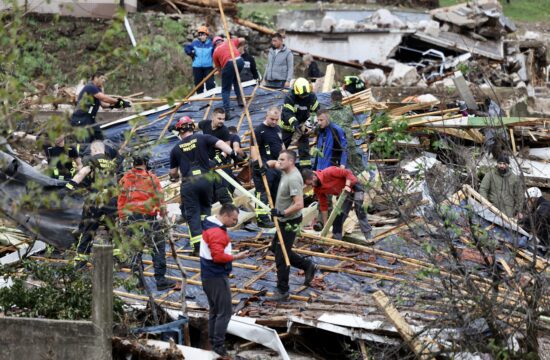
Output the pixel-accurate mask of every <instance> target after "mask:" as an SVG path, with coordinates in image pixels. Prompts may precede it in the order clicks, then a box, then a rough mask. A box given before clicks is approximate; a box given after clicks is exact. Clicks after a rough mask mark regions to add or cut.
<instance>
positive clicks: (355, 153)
mask: <svg viewBox="0 0 550 360" xmlns="http://www.w3.org/2000/svg"><path fill="white" fill-rule="evenodd" d="M330 98H331V101H332V104H331V107H330V108H329V109H328V111H329V114H330V121H331V122H333V123H335V124H336V125H339V126H340V127H341V128H342V129H343V130H344V133H345V134H346V139H347V141H348V142H347V152H348V161H347V163H348V167H349V168H350V170H351V171H352V172H353V173H354V174H361V173H362V172H363V171H365V170H366V169H367V168H366V167H365V163H364V162H363V157H362V154H363V150H362V149H361V148H360V147H359V146H357V144H356V143H355V138H354V137H353V132H352V131H351V129H352V126H353V125H354V120H355V116H354V115H353V112H352V110H351V106H349V105H342V100H343V97H342V92H341V91H340V90H334V91H333V92H332V93H331V94H330Z"/></svg>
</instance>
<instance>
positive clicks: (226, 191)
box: [199, 108, 235, 205]
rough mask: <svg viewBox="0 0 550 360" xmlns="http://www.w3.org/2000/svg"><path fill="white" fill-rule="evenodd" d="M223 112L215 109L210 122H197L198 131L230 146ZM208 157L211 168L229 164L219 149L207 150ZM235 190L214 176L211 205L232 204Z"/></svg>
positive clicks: (226, 170) (227, 170) (228, 171)
mask: <svg viewBox="0 0 550 360" xmlns="http://www.w3.org/2000/svg"><path fill="white" fill-rule="evenodd" d="M224 123H225V110H224V109H223V108H215V109H214V110H213V111H212V118H211V119H210V120H202V121H200V122H199V129H201V130H202V133H203V134H205V135H212V136H214V137H217V138H218V139H220V140H222V141H225V143H226V144H227V145H230V144H231V143H230V137H231V134H230V133H229V129H228V128H227V126H225V124H224ZM208 157H209V158H210V160H212V162H213V166H215V167H218V166H223V165H227V164H230V163H231V159H230V158H229V157H226V156H225V154H224V153H223V152H222V151H221V150H219V149H214V148H211V149H208ZM224 171H225V172H226V173H227V174H229V175H232V171H231V169H224ZM234 190H235V189H234V188H233V186H231V185H230V184H229V183H228V182H227V181H226V180H224V179H221V178H220V177H219V176H216V178H215V181H214V199H213V201H212V202H213V203H215V202H216V201H219V202H220V204H222V205H223V204H232V203H233V198H232V197H231V194H233V191H234Z"/></svg>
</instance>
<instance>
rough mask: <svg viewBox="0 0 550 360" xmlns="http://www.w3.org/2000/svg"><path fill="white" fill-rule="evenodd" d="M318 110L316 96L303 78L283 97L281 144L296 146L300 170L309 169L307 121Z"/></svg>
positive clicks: (308, 131) (308, 130) (280, 123)
mask: <svg viewBox="0 0 550 360" xmlns="http://www.w3.org/2000/svg"><path fill="white" fill-rule="evenodd" d="M317 110H319V102H318V101H317V96H316V95H315V93H313V92H312V89H311V84H310V83H309V81H307V80H306V79H304V78H298V79H296V81H295V82H294V86H293V89H292V91H291V92H289V93H288V94H287V95H286V97H285V103H284V105H283V113H282V118H281V121H280V122H279V126H280V127H281V130H282V134H283V143H284V144H285V146H286V148H287V149H288V147H289V146H290V145H296V146H298V154H299V156H300V161H299V163H298V165H299V166H300V167H302V168H304V167H306V168H309V167H311V157H310V155H309V133H310V129H308V126H307V123H306V122H307V121H308V119H309V117H310V115H311V112H317Z"/></svg>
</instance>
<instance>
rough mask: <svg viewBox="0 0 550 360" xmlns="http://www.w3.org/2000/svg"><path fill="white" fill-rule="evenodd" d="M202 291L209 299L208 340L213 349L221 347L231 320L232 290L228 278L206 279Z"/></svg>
mask: <svg viewBox="0 0 550 360" xmlns="http://www.w3.org/2000/svg"><path fill="white" fill-rule="evenodd" d="M201 280H202V289H203V290H204V292H205V293H206V297H207V299H208V307H209V310H208V314H209V315H208V340H210V344H211V345H212V347H214V348H216V347H221V346H223V345H224V343H225V334H226V332H227V325H228V324H229V320H231V314H232V312H233V308H232V305H231V290H230V289H229V279H228V278H227V277H219V278H218V277H216V278H205V279H201Z"/></svg>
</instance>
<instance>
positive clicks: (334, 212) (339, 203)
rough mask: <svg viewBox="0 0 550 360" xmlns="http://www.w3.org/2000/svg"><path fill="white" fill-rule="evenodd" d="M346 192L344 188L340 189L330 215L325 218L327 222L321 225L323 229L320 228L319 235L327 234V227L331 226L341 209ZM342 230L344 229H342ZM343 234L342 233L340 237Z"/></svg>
mask: <svg viewBox="0 0 550 360" xmlns="http://www.w3.org/2000/svg"><path fill="white" fill-rule="evenodd" d="M347 195H348V193H346V191H345V190H342V193H340V196H338V200H337V201H336V205H334V207H333V208H332V212H331V213H330V216H329V217H328V219H327V223H326V224H325V226H323V230H321V237H325V236H327V233H328V229H330V227H331V226H332V223H333V222H334V220H336V217H337V216H338V215H339V214H340V211H341V209H342V205H344V201H346V197H347ZM342 231H344V229H342ZM343 236H344V234H342V237H343Z"/></svg>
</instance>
